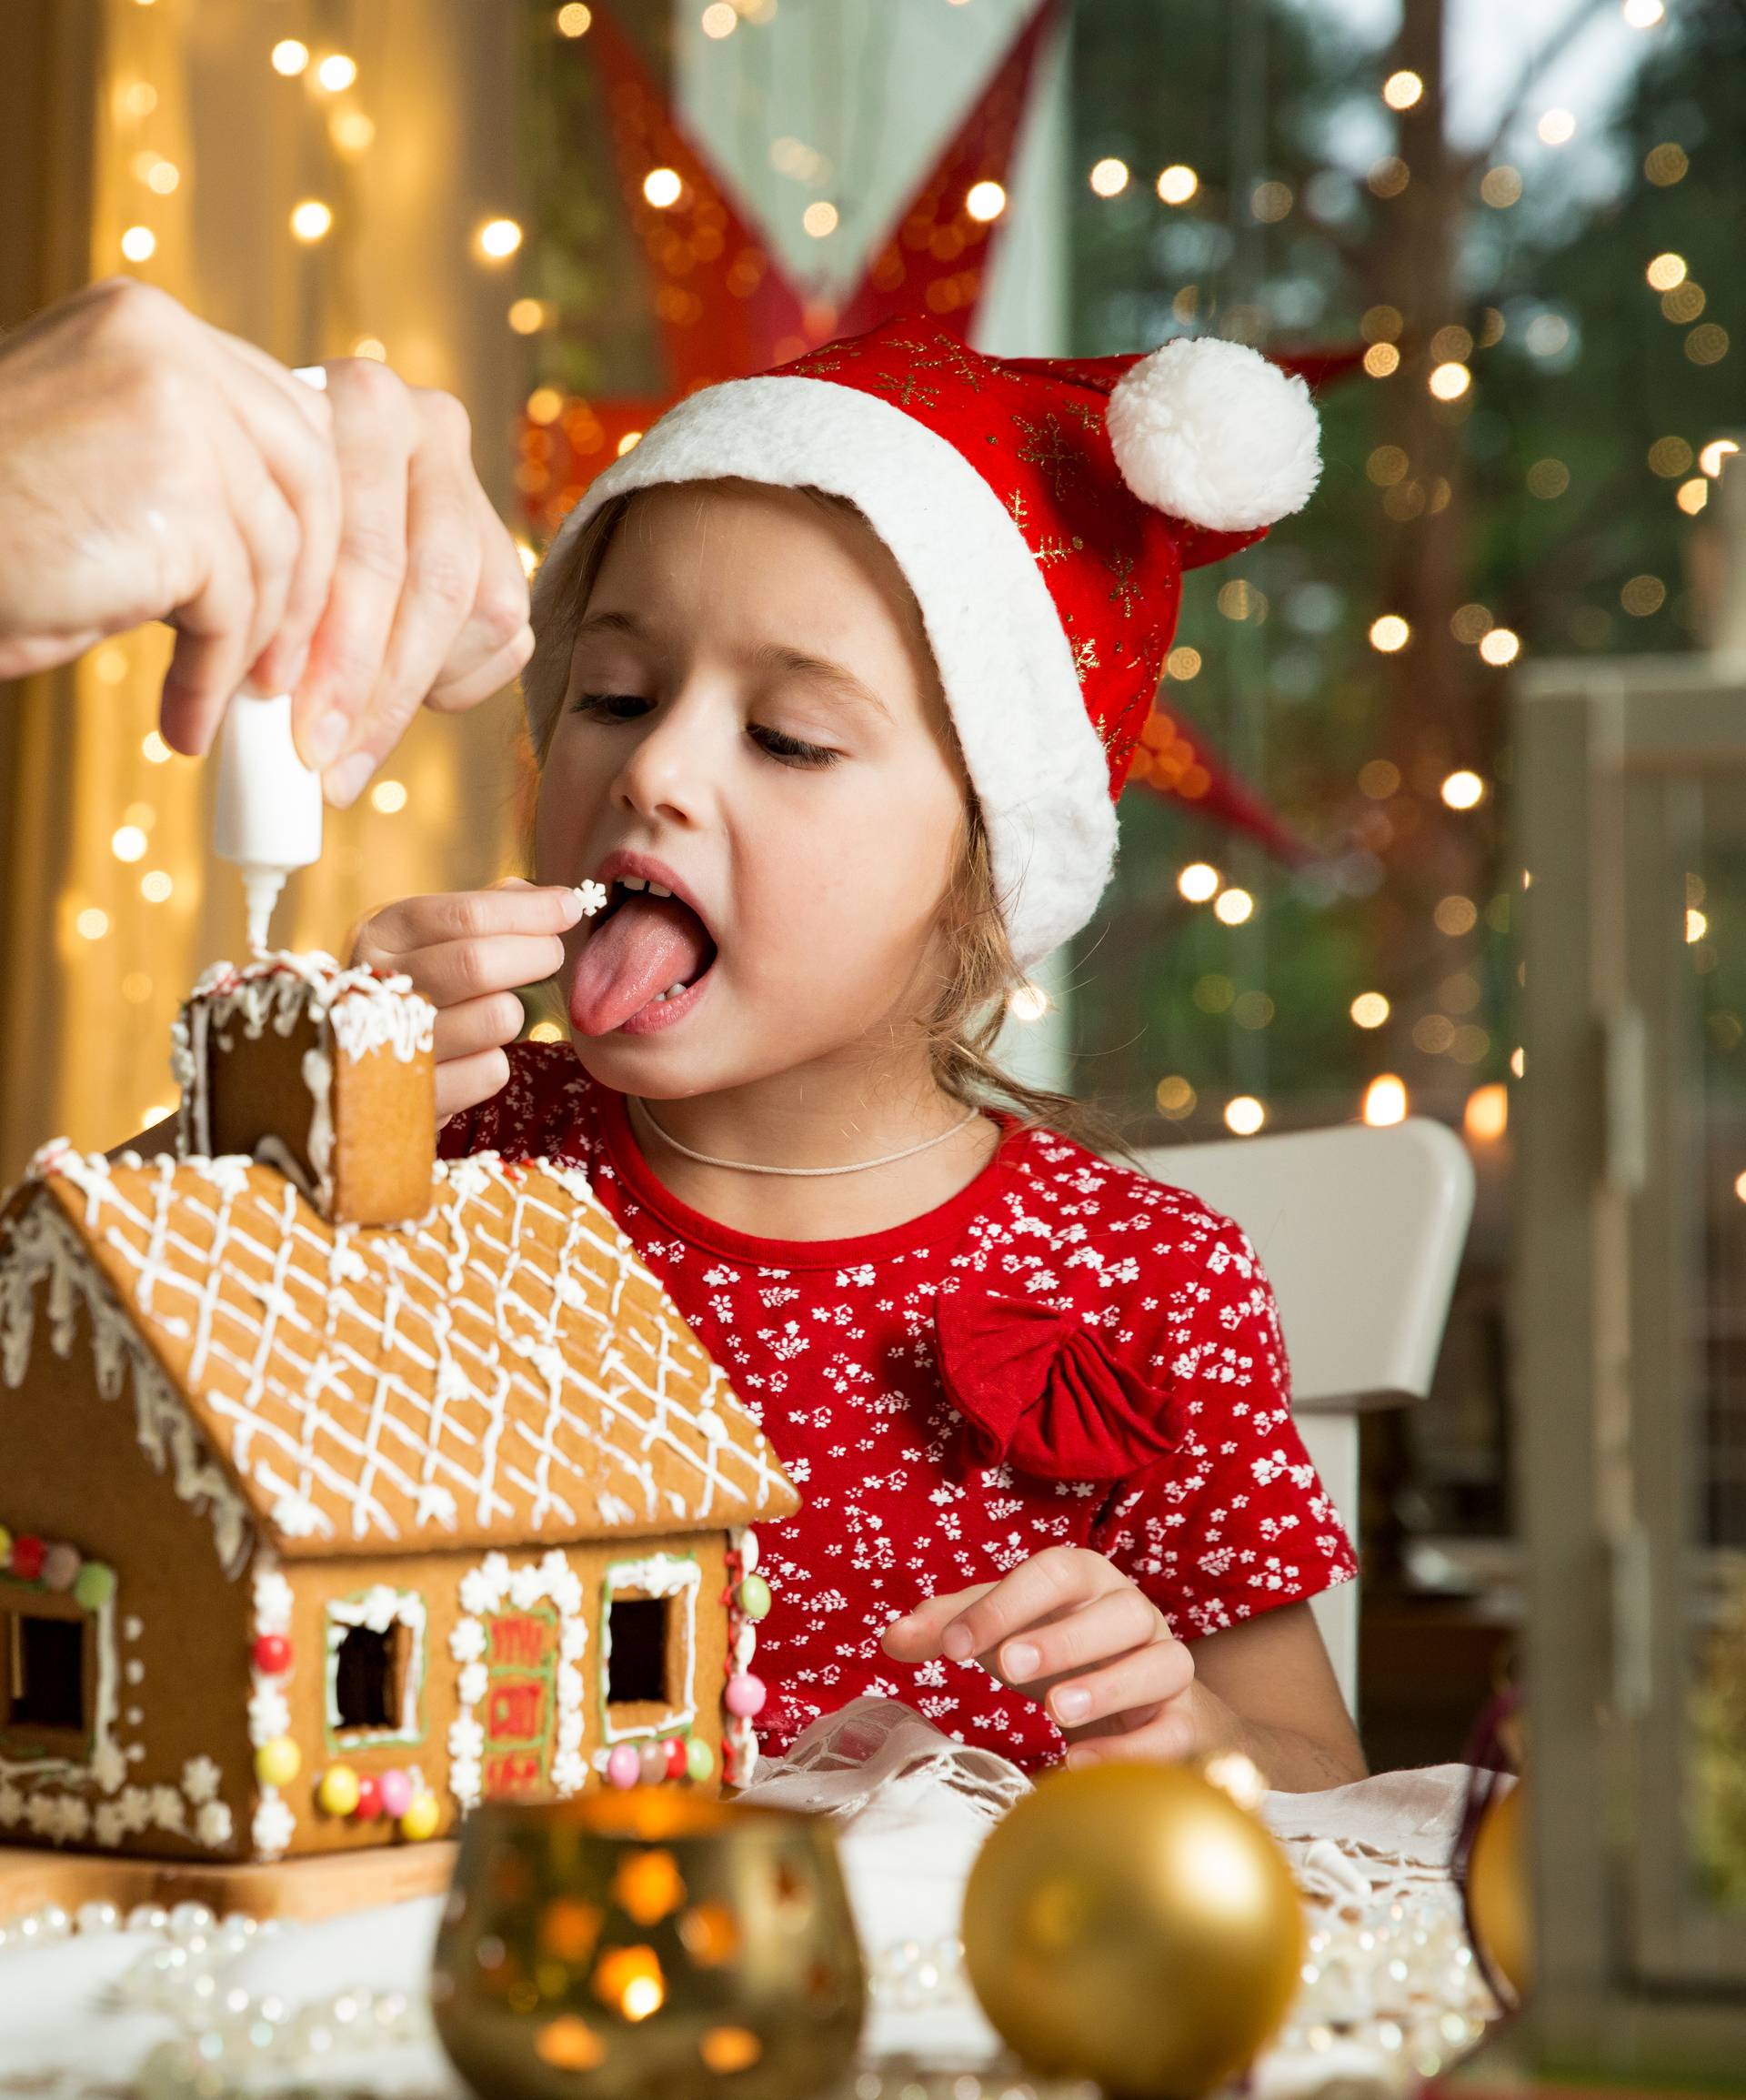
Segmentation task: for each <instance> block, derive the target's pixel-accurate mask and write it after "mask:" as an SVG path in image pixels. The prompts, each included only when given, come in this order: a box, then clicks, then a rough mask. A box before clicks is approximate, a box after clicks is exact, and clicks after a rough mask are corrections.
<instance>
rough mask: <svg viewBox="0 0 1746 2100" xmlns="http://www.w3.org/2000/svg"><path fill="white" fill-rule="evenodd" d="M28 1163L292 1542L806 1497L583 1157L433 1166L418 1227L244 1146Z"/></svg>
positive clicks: (310, 1546)
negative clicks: (196, 1155) (296, 1179)
mask: <svg viewBox="0 0 1746 2100" xmlns="http://www.w3.org/2000/svg"><path fill="white" fill-rule="evenodd" d="M33 1171H35V1173H36V1174H37V1175H38V1176H39V1177H40V1178H41V1179H42V1181H43V1182H44V1185H45V1191H48V1192H49V1193H51V1194H52V1195H53V1197H54V1198H55V1201H57V1202H58V1204H59V1206H60V1208H61V1210H62V1211H64V1212H65V1215H66V1216H67V1218H68V1219H69V1221H71V1223H72V1224H73V1226H74V1227H75V1230H76V1231H77V1233H78V1234H79V1235H80V1237H81V1239H82V1241H83V1244H84V1246H85V1249H86V1250H87V1251H88V1253H89V1256H90V1259H91V1261H93V1262H94V1264H95V1266H96V1268H98V1269H99V1270H100V1271H101V1272H102V1274H103V1276H104V1277H105V1280H106V1281H107V1283H108V1285H109V1287H110V1290H111V1291H113V1292H114V1293H115V1297H116V1299H117V1300H118V1301H119V1303H120V1305H121V1307H122V1308H123V1309H124V1310H125V1311H126V1312H127V1314H128V1315H129V1316H130V1317H131V1319H132V1321H134V1322H135V1323H136V1324H137V1327H138V1329H139V1331H140V1333H141V1334H142V1335H143V1336H144V1337H145V1339H146V1341H147V1342H148V1343H149V1345H150V1347H151V1350H152V1351H153V1353H154V1355H155V1356H156V1358H157V1360H158V1361H160V1362H161V1363H162V1365H163V1367H164V1370H165V1372H166V1373H167V1374H168V1379H169V1382H170V1383H171V1384H172V1386H173V1387H174V1388H176V1390H177V1392H179V1393H181V1394H183V1395H185V1396H186V1403H187V1407H188V1412H189V1413H190V1414H191V1415H192V1417H193V1418H194V1420H195V1422H196V1423H197V1425H198V1427H199V1429H200V1431H201V1432H203V1436H204V1439H205V1440H206V1442H209V1443H210V1445H211V1446H212V1447H213V1449H214V1450H215V1451H216V1453H217V1455H218V1457H219V1459H220V1460H221V1462H223V1463H224V1465H225V1466H226V1469H227V1470H228V1471H229V1472H232V1473H234V1474H235V1476H236V1481H237V1482H238V1484H239V1485H240V1487H241V1488H242V1491H243V1494H244V1497H245V1499H246V1502H247V1503H248V1504H249V1506H250V1508H251V1510H252V1512H253V1513H254V1515H255V1517H256V1521H257V1522H259V1523H260V1524H261V1525H262V1526H263V1527H264V1529H265V1530H266V1532H267V1534H268V1535H269V1536H270V1537H271V1538H272V1539H273V1540H274V1542H276V1545H277V1546H278V1547H279V1549H280V1551H281V1552H284V1553H286V1555H287V1557H295V1556H300V1555H301V1556H308V1555H318V1554H320V1553H322V1552H336V1551H360V1550H361V1551H371V1550H376V1551H391V1550H393V1549H394V1548H395V1547H396V1546H398V1545H402V1544H405V1543H406V1542H409V1541H416V1542H420V1543H426V1544H456V1545H474V1544H481V1545H492V1544H506V1543H517V1542H531V1541H533V1540H537V1539H541V1538H550V1539H580V1538H589V1537H596V1536H602V1535H606V1534H610V1533H618V1532H633V1533H634V1532H646V1531H666V1530H676V1529H686V1528H702V1527H705V1526H708V1527H711V1528H713V1527H716V1526H717V1525H720V1526H726V1525H734V1524H741V1523H745V1522H749V1521H750V1520H752V1519H754V1518H756V1517H760V1516H781V1515H785V1514H787V1513H788V1511H790V1510H792V1509H793V1508H794V1507H796V1506H797V1501H798V1498H797V1497H796V1495H795V1492H794V1490H793V1488H792V1487H791V1485H790V1484H789V1482H788V1477H787V1475H786V1474H785V1473H784V1472H782V1469H781V1466H780V1464H779V1463H778V1460H777V1458H776V1455H775V1453H774V1452H772V1451H771V1450H770V1448H769V1445H768V1443H767V1442H766V1441H765V1439H764V1437H763V1435H762V1433H761V1432H760V1431H759V1430H758V1426H757V1424H756V1423H755V1422H753V1421H752V1420H751V1418H750V1416H748V1414H747V1413H746V1412H745V1411H744V1410H743V1409H742V1408H741V1407H740V1406H739V1405H738V1402H736V1401H735V1399H734V1397H733V1395H732V1393H731V1392H730V1391H729V1389H728V1384H727V1382H726V1380H725V1379H724V1377H723V1376H722V1374H721V1372H719V1371H718V1370H717V1368H716V1367H715V1366H714V1364H712V1363H711V1362H710V1361H709V1360H708V1358H707V1356H706V1355H705V1353H704V1351H703V1350H702V1348H701V1347H700V1346H699V1344H698V1342H697V1340H696V1338H695V1336H694V1335H693V1334H692V1332H691V1331H690V1329H689V1327H687V1325H686V1323H685V1321H684V1320H683V1319H682V1318H681V1317H680V1315H679V1314H678V1312H677V1311H676V1310H675V1308H674V1307H673V1305H672V1304H671V1302H670V1301H668V1300H667V1297H666V1295H665V1294H664V1292H663V1291H661V1288H660V1286H659V1285H658V1284H657V1282H656V1281H655V1280H654V1278H653V1277H652V1276H651V1275H650V1274H649V1273H648V1271H647V1270H646V1269H645V1268H644V1267H643V1265H642V1263H641V1262H640V1261H639V1260H638V1259H637V1255H636V1252H635V1251H634V1250H633V1249H632V1248H631V1246H630V1245H629V1243H628V1241H626V1240H625V1239H624V1238H623V1236H622V1235H621V1234H620V1233H619V1231H617V1227H616V1226H615V1225H614V1224H613V1223H612V1221H610V1219H608V1218H607V1214H606V1212H605V1211H603V1210H602V1209H601V1208H600V1206H599V1204H598V1203H597V1201H596V1200H595V1198H594V1196H593V1194H592V1192H591V1191H590V1190H589V1188H588V1185H587V1179H586V1177H585V1176H583V1175H581V1174H579V1173H577V1172H576V1171H574V1170H571V1169H567V1168H561V1167H557V1166H552V1165H548V1164H547V1163H545V1162H542V1161H527V1162H518V1163H515V1164H507V1163H506V1162H505V1161H502V1160H500V1159H499V1158H498V1157H497V1155H496V1154H495V1153H481V1154H478V1155H476V1156H475V1157H473V1158H471V1159H467V1160H458V1161H452V1162H447V1163H445V1164H442V1165H439V1166H438V1167H437V1171H436V1176H435V1179H434V1181H433V1186H432V1197H433V1202H432V1208H431V1211H430V1214H429V1216H428V1217H427V1218H426V1219H425V1220H424V1221H422V1222H421V1223H420V1224H418V1225H417V1226H416V1227H412V1228H406V1227H394V1228H383V1227H367V1226H356V1225H331V1224H329V1223H328V1222H327V1221H326V1220H324V1219H323V1218H322V1217H321V1216H320V1214H319V1213H318V1212H317V1211H315V1210H314V1209H313V1208H312V1207H311V1206H310V1204H309V1203H308V1202H307V1201H306V1200H305V1199H304V1197H303V1196H302V1194H301V1193H300V1191H298V1190H297V1189H296V1187H295V1185H294V1184H292V1183H291V1182H289V1181H286V1178H285V1177H284V1176H283V1175H282V1174H280V1173H279V1172H277V1171H276V1170H275V1169H273V1168H271V1167H266V1166H260V1165H256V1164H255V1163H254V1162H252V1161H246V1160H235V1159H223V1160H198V1159H194V1160H182V1161H174V1160H170V1159H160V1160H156V1161H148V1162H137V1163H135V1162H134V1161H122V1162H118V1163H116V1164H115V1165H111V1164H110V1163H109V1162H108V1161H105V1160H104V1159H103V1158H102V1157H101V1156H90V1157H87V1156H85V1155H81V1154H77V1153H74V1152H71V1151H68V1150H56V1151H55V1152H54V1153H53V1154H52V1155H51V1154H47V1153H45V1154H44V1155H39V1157H38V1160H37V1161H35V1162H34V1170H33ZM39 1200H40V1199H39ZM7 1260H8V1256H7V1254H6V1251H5V1248H4V1246H0V1273H4V1271H5V1266H6V1262H7Z"/></svg>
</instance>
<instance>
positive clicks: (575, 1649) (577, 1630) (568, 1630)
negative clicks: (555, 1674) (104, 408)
mask: <svg viewBox="0 0 1746 2100" xmlns="http://www.w3.org/2000/svg"><path fill="white" fill-rule="evenodd" d="M587 1646H588V1622H587V1620H586V1619H584V1618H581V1617H575V1618H567V1619H566V1620H565V1621H564V1623H563V1624H562V1625H561V1626H560V1627H559V1628H558V1630H557V1652H558V1653H559V1654H560V1655H561V1656H562V1657H563V1658H564V1660H565V1661H566V1662H567V1663H579V1662H580V1661H581V1660H582V1657H583V1656H584V1655H585V1654H586V1653H587Z"/></svg>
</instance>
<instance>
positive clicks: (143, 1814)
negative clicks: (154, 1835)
mask: <svg viewBox="0 0 1746 2100" xmlns="http://www.w3.org/2000/svg"><path fill="white" fill-rule="evenodd" d="M115 1807H116V1810H117V1812H118V1814H120V1817H121V1826H122V1828H123V1829H124V1830H125V1832H126V1833H127V1834H128V1835H129V1836H137V1835H138V1834H139V1833H140V1832H141V1831H142V1830H144V1829H145V1828H146V1825H147V1824H149V1823H150V1822H151V1820H152V1797H151V1795H150V1794H148V1793H147V1792H146V1789H145V1787H143V1786H128V1787H124V1788H123V1790H122V1792H121V1794H120V1795H119V1797H118V1798H117V1800H116V1803H115Z"/></svg>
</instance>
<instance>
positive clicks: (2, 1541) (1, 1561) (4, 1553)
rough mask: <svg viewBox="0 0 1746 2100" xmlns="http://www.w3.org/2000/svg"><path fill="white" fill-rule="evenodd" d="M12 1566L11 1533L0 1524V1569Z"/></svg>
mask: <svg viewBox="0 0 1746 2100" xmlns="http://www.w3.org/2000/svg"><path fill="white" fill-rule="evenodd" d="M11 1564H12V1533H11V1532H9V1531H8V1530H7V1529H6V1527H5V1524H0V1568H5V1567H9V1566H10V1565H11Z"/></svg>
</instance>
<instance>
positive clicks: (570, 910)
mask: <svg viewBox="0 0 1746 2100" xmlns="http://www.w3.org/2000/svg"><path fill="white" fill-rule="evenodd" d="M581 916H582V900H581V899H580V898H579V897H577V893H576V891H575V890H574V889H564V888H559V887H545V886H541V887H536V886H535V885H534V884H533V883H531V882H523V881H520V880H519V879H517V878H516V877H513V876H512V877H511V878H510V879H508V880H507V881H506V882H503V883H500V884H498V885H497V887H496V888H494V889H457V890H452V891H447V892H445V893H443V894H441V895H438V896H435V897H407V898H404V899H401V901H400V902H399V903H397V904H387V905H384V906H383V908H382V909H381V910H380V911H376V912H373V913H372V914H371V915H370V917H369V918H368V919H366V920H365V922H364V925H363V927H362V928H361V929H360V930H359V933H358V937H357V943H356V958H357V960H359V961H361V962H370V963H374V964H375V965H376V968H378V969H392V970H400V969H403V968H404V967H405V958H406V957H407V956H409V955H415V954H417V953H419V952H420V951H421V950H425V949H427V948H435V947H437V946H439V945H440V944H441V943H442V942H444V941H450V940H478V939H484V938H486V937H487V936H488V935H491V934H497V933H519V934H527V935H537V934H543V933H544V934H557V933H567V932H568V931H569V929H570V928H571V927H573V926H574V925H575V924H576V923H577V920H578V919H580V918H581ZM546 974H547V975H549V974H550V972H549V971H547V973H546ZM491 989H492V990H497V989H500V988H498V987H495V986H494V987H492V988H491Z"/></svg>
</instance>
